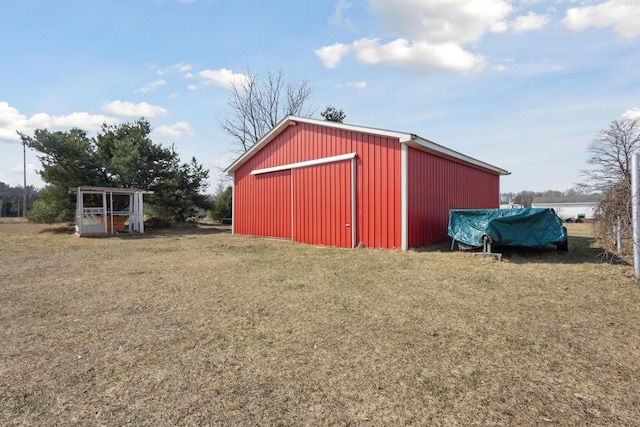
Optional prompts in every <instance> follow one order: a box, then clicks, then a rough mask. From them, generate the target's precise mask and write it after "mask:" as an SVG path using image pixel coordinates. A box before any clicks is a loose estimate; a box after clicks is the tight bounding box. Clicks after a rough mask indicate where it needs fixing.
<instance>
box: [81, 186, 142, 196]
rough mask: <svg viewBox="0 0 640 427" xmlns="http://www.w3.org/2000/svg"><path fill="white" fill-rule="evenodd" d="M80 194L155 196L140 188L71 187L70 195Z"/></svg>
mask: <svg viewBox="0 0 640 427" xmlns="http://www.w3.org/2000/svg"><path fill="white" fill-rule="evenodd" d="M78 192H83V193H118V194H135V193H142V194H153V191H149V190H141V189H139V188H118V187H90V186H80V187H69V193H71V194H75V193H78Z"/></svg>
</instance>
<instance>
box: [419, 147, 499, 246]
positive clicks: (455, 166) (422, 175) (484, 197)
mask: <svg viewBox="0 0 640 427" xmlns="http://www.w3.org/2000/svg"><path fill="white" fill-rule="evenodd" d="M408 150H409V151H408V205H407V207H408V229H407V232H408V236H407V237H408V246H409V247H410V248H415V247H419V246H424V245H428V244H434V243H441V242H444V241H446V240H447V239H448V237H447V227H448V223H449V209H485V208H487V209H488V208H497V207H499V191H500V188H499V183H500V176H499V175H496V174H493V173H490V172H487V171H484V170H481V169H477V168H474V167H471V166H467V165H464V164H461V163H457V162H454V161H452V160H449V159H445V158H442V157H438V156H436V155H434V154H431V153H427V152H424V151H420V150H417V149H414V148H411V147H409V149H408Z"/></svg>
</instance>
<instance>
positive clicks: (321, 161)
mask: <svg viewBox="0 0 640 427" xmlns="http://www.w3.org/2000/svg"><path fill="white" fill-rule="evenodd" d="M355 158H356V153H349V154H341V155H339V156H331V157H323V158H321V159H314V160H307V161H306V162H297V163H289V164H286V165H280V166H274V167H271V168H264V169H255V170H252V171H251V175H260V174H263V173H270V172H279V171H283V170H289V169H300V168H306V167H309V166H316V165H323V164H326V163H335V162H341V161H343V160H351V159H355Z"/></svg>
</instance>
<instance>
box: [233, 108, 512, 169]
mask: <svg viewBox="0 0 640 427" xmlns="http://www.w3.org/2000/svg"><path fill="white" fill-rule="evenodd" d="M297 123H308V124H312V125H319V126H324V127H330V128H334V129H342V130H345V131H352V132H360V133H369V134H373V135H380V136H385V137H389V138H397V139H398V141H399V142H400V143H402V144H406V145H408V146H410V147H413V148H416V149H418V150H422V151H429V152H432V153H434V154H437V155H440V156H443V157H448V158H450V159H452V160H457V161H460V162H463V163H467V164H469V165H472V166H475V167H478V168H481V169H485V170H489V171H491V172H494V173H497V174H499V175H510V174H511V172H509V171H507V170H504V169H501V168H498V167H496V166H493V165H490V164H488V163H485V162H482V161H480V160H477V159H474V158H473V157H469V156H466V155H464V154H462V153H459V152H457V151H454V150H451V149H449V148H446V147H444V146H442V145H439V144H436V143H434V142H431V141H428V140H426V139H423V138H421V137H419V136H417V135H414V134H411V133H406V132H396V131H390V130H384V129H376V128H370V127H365V126H356V125H349V124H344V123H337V122H331V121H326V120H318V119H309V118H305V117H296V116H287V117H285V118H284V119H283V120H282V121H281V122H280V123H278V124H277V125H276V126H275V127H274V128H273V129H271V131H269V132H268V133H267V134H266V135H265V136H264V137H263V138H262V139H261V140H260V141H258V142H257V143H256V144H255V145H254V146H253V147H251V148H250V149H249V150H247V151H245V152H244V153H243V154H242V155H241V156H240V157H238V158H237V159H236V160H235V161H234V162H233V163H231V165H229V167H227V169H225V172H227V174H228V175H231V174H232V173H233V172H234V171H236V170H237V169H238V168H239V167H240V166H242V165H243V164H244V163H245V162H246V161H247V160H249V159H250V158H251V157H253V156H254V154H255V153H257V152H258V151H260V150H261V149H262V147H264V146H265V145H267V144H268V143H269V142H271V141H272V140H273V139H274V138H275V137H276V136H278V135H279V134H280V133H281V132H282V131H283V130H284V129H285V128H287V127H288V126H295V125H296V124H297Z"/></svg>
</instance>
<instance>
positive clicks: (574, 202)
mask: <svg viewBox="0 0 640 427" xmlns="http://www.w3.org/2000/svg"><path fill="white" fill-rule="evenodd" d="M601 200H602V196H601V195H599V194H592V195H588V196H553V197H536V198H535V199H533V202H532V203H531V207H532V208H551V209H553V210H554V211H555V213H556V215H558V216H559V217H560V218H562V219H563V220H567V219H574V220H575V219H578V218H584V219H593V216H594V213H595V209H596V206H597V204H598V203H599V202H600V201H601Z"/></svg>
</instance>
